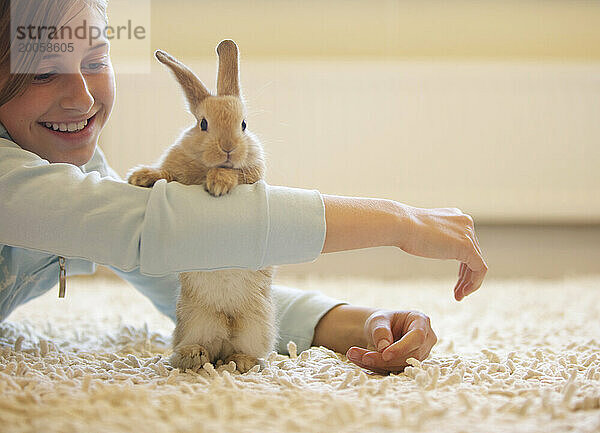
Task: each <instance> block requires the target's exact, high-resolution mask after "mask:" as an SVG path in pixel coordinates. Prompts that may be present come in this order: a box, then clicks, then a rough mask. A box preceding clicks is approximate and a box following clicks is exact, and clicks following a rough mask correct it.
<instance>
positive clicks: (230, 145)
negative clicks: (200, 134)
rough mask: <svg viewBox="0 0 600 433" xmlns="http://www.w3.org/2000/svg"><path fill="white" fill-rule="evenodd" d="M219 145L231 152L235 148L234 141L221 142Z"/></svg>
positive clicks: (223, 149) (225, 150)
mask: <svg viewBox="0 0 600 433" xmlns="http://www.w3.org/2000/svg"><path fill="white" fill-rule="evenodd" d="M219 147H220V148H221V150H222V151H223V152H225V153H229V152H231V151H232V150H234V149H235V144H233V143H232V142H225V143H219Z"/></svg>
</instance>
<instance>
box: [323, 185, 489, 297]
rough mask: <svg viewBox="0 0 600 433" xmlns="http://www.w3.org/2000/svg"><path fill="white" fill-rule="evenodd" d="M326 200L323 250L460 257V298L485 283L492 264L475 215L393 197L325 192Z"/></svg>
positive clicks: (326, 251) (458, 287)
mask: <svg viewBox="0 0 600 433" xmlns="http://www.w3.org/2000/svg"><path fill="white" fill-rule="evenodd" d="M323 202H324V203H325V219H326V224H327V229H326V236H325V242H324V245H323V250H322V252H323V253H330V252H335V251H344V250H354V249H360V248H370V247H378V246H395V247H398V248H400V249H401V250H403V251H405V252H407V253H409V254H413V255H415V256H420V257H428V258H432V259H442V260H447V259H454V260H458V261H460V262H461V265H460V268H459V280H458V282H457V284H456V286H455V288H454V297H455V298H456V300H457V301H460V300H461V299H463V298H464V297H465V296H467V295H468V294H470V293H473V292H474V291H475V290H477V289H478V288H479V287H480V286H481V284H482V282H483V278H484V277H485V274H486V272H487V270H488V267H487V264H486V263H485V261H484V259H483V253H482V252H481V248H480V247H479V241H478V240H477V236H476V234H475V229H474V226H473V219H472V218H471V217H470V216H469V215H466V214H464V213H462V212H461V211H460V209H456V208H434V209H423V208H417V207H413V206H409V205H405V204H402V203H399V202H397V201H394V200H386V199H375V198H362V197H343V196H336V195H326V194H323Z"/></svg>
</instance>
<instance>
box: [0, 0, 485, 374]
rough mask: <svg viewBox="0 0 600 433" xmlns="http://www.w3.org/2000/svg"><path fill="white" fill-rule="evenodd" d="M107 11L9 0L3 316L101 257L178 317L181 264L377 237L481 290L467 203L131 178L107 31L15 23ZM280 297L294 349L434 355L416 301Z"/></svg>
mask: <svg viewBox="0 0 600 433" xmlns="http://www.w3.org/2000/svg"><path fill="white" fill-rule="evenodd" d="M11 6H12V7H13V11H12V12H13V13H12V22H11ZM106 6H107V5H106V0H18V1H17V0H15V1H13V2H12V4H11V2H9V1H7V0H0V14H1V16H0V221H1V222H0V320H4V319H5V318H6V317H7V316H8V315H9V314H10V312H11V311H13V310H14V309H15V308H16V307H17V306H19V305H21V304H23V303H24V302H27V301H28V300H30V299H33V298H35V297H37V296H40V295H41V294H43V293H45V292H47V291H48V290H50V289H51V288H52V287H54V286H55V285H56V283H57V282H58V280H59V272H60V271H62V272H66V274H67V275H77V274H91V273H93V272H94V270H95V264H104V265H106V266H108V267H109V268H111V269H112V270H113V271H114V272H115V273H116V274H117V275H119V276H121V277H122V278H124V279H125V280H127V281H129V282H130V283H131V284H132V285H133V286H134V287H136V288H137V289H138V290H139V291H140V292H141V293H143V294H144V295H146V296H148V297H149V299H150V300H151V301H152V302H153V303H154V305H155V306H156V307H157V308H158V309H159V310H160V311H161V312H162V313H164V314H166V315H168V316H169V317H170V318H172V319H173V320H174V319H175V300H176V298H177V293H178V291H179V281H178V278H177V274H178V273H179V272H184V271H203V270H214V269H223V268H248V269H260V268H263V267H267V266H270V265H280V264H286V263H300V262H307V261H312V260H314V259H316V257H318V255H319V254H320V253H327V252H334V251H343V250H351V249H359V248H368V247H374V246H384V245H388V246H389V245H393V246H396V247H398V248H401V249H402V250H403V251H405V252H408V253H410V254H414V255H418V256H422V257H431V258H439V259H456V260H459V261H461V262H462V263H461V265H460V271H459V281H458V283H457V284H456V287H455V298H456V299H457V300H461V299H462V298H463V297H464V296H466V295H468V294H469V293H472V292H473V291H475V290H477V289H478V288H479V287H480V286H481V283H482V281H483V278H484V276H485V273H486V271H487V266H486V264H485V262H484V260H483V257H482V253H481V249H480V247H479V244H478V242H477V237H476V236H475V232H474V228H473V220H472V219H471V218H470V217H469V216H468V215H465V214H463V213H462V212H461V211H460V210H458V209H454V208H453V209H449V208H436V209H421V208H415V207H412V206H408V205H404V204H402V203H398V202H396V201H393V200H383V199H369V198H354V197H340V196H331V195H322V194H320V193H319V191H317V190H303V189H297V188H287V187H280V186H271V185H268V184H266V183H265V182H264V181H259V182H256V183H255V184H252V185H239V186H237V187H236V188H234V189H233V190H232V191H231V192H230V193H229V194H228V195H226V196H223V197H219V198H218V199H215V198H214V197H212V196H210V195H209V194H208V193H207V192H206V191H204V188H203V187H202V186H183V185H180V184H178V183H177V182H170V183H167V182H157V183H156V184H155V185H154V187H152V188H140V187H136V186H132V185H129V184H127V183H125V182H123V181H122V179H120V178H119V176H118V175H117V174H116V173H115V172H114V170H112V169H111V168H110V167H109V166H108V164H107V162H106V160H105V158H104V155H103V153H102V151H101V150H100V148H99V147H98V138H99V136H100V133H101V131H102V129H103V128H104V126H105V125H106V122H107V120H108V118H109V116H110V113H111V111H112V108H113V104H114V100H115V91H116V89H115V78H114V73H113V69H112V65H111V61H110V56H109V48H110V46H109V43H108V41H107V40H106V39H103V38H99V39H96V40H94V41H93V43H91V44H90V43H89V41H88V40H87V39H76V38H72V39H71V40H69V41H65V42H68V43H70V44H71V45H72V47H73V49H72V50H70V51H68V52H67V51H65V52H47V51H45V52H40V51H39V50H37V51H36V50H29V51H27V50H19V47H18V44H19V43H22V41H21V42H20V41H19V39H18V38H17V37H16V36H17V34H16V30H15V29H16V28H17V27H18V26H19V25H23V26H34V27H35V26H38V28H40V27H41V26H46V28H48V27H51V26H54V27H57V28H65V27H67V26H72V27H73V28H74V27H77V26H81V25H88V26H90V27H91V26H96V27H98V28H104V27H105V26H106V25H107V17H106ZM11 24H12V26H11ZM41 42H44V41H41ZM45 42H50V41H45ZM21 51H24V52H21ZM11 54H12V56H11ZM11 57H12V58H11ZM130 145H135V144H130ZM65 270H66V271H65ZM273 296H274V298H275V302H276V307H277V323H278V324H279V337H280V340H279V345H278V350H279V351H280V352H282V353H285V352H286V350H287V349H286V343H287V342H288V341H289V340H294V341H295V342H296V343H297V344H298V348H299V350H304V349H307V348H308V347H309V346H310V345H324V346H326V347H329V348H331V349H333V350H336V351H338V352H342V353H346V354H347V356H348V358H349V359H350V360H351V361H353V362H355V363H356V364H358V365H360V366H363V367H365V368H369V369H371V370H373V371H377V372H381V373H384V372H389V371H399V370H402V369H403V368H404V367H405V366H406V362H405V361H406V359H407V358H410V357H414V358H417V359H420V360H422V359H425V358H426V357H427V356H428V354H429V352H430V350H431V348H432V347H433V345H434V344H435V342H436V341H437V338H436V336H435V333H434V331H433V329H432V328H431V325H430V321H429V318H428V317H427V316H425V315H424V314H422V313H419V312H416V311H395V310H381V309H374V308H368V307H360V306H352V305H348V304H345V303H343V302H341V301H339V300H335V299H331V298H329V297H326V296H324V295H322V294H320V293H318V292H306V291H301V290H298V289H294V288H290V287H284V286H278V285H274V286H273Z"/></svg>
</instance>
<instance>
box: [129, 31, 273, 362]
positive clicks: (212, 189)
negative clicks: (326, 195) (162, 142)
mask: <svg viewBox="0 0 600 433" xmlns="http://www.w3.org/2000/svg"><path fill="white" fill-rule="evenodd" d="M216 51H217V55H218V58H219V64H218V73H217V95H216V96H213V95H211V93H210V92H209V91H208V90H207V88H206V87H205V86H204V85H203V84H202V82H201V81H200V79H199V78H198V77H197V76H196V75H195V74H194V73H193V72H192V71H191V70H190V69H189V68H188V67H187V66H186V65H184V64H183V63H181V62H179V61H178V60H177V59H175V58H174V57H172V56H171V55H169V54H168V53H166V52H164V51H161V50H157V51H156V52H155V56H156V58H157V59H158V60H159V61H160V62H161V63H163V64H165V65H166V66H168V67H169V68H170V69H171V71H172V72H173V74H174V76H175V78H176V80H177V81H178V82H179V84H180V85H181V87H182V88H183V91H184V94H185V97H186V101H187V108H188V110H189V111H190V112H191V113H192V114H193V115H194V116H195V117H196V123H195V124H194V125H193V126H190V127H189V128H187V129H186V130H184V131H183V132H182V134H181V135H180V137H179V138H178V139H177V140H176V142H175V143H174V144H173V145H172V146H171V147H170V148H168V149H167V150H166V151H165V152H164V154H163V155H162V157H161V158H160V160H159V162H158V163H157V164H155V165H154V166H149V167H148V166H137V167H134V168H133V169H132V170H130V171H129V173H128V175H127V181H128V182H129V183H130V184H133V185H138V186H143V187H151V186H152V185H154V183H155V182H156V181H157V180H159V179H166V180H167V182H180V183H182V184H185V185H204V188H205V190H206V191H208V193H210V194H211V195H213V196H215V197H219V196H222V195H224V194H227V193H228V192H229V191H231V189H232V188H234V187H235V186H236V185H238V184H249V183H254V182H256V181H258V180H260V179H262V178H263V177H264V173H265V159H264V152H263V149H262V146H261V144H260V142H259V140H258V139H257V138H256V136H254V135H253V134H252V133H251V132H250V131H249V130H248V129H247V128H246V121H245V106H244V101H243V99H242V95H241V89H240V83H239V59H238V47H237V45H236V44H235V42H234V41H232V40H223V41H221V42H220V43H219V45H218V46H217V48H216ZM274 271H275V267H274V266H269V267H266V268H264V269H260V270H257V271H253V270H245V269H227V270H215V271H201V272H183V273H181V274H179V281H180V283H181V292H180V294H179V298H178V299H177V306H176V320H177V322H176V326H175V330H174V332H173V354H172V355H171V357H170V363H171V365H172V366H173V367H175V368H179V369H181V370H186V369H192V370H197V369H198V368H200V367H202V366H203V365H204V364H205V363H206V362H211V363H213V364H214V363H216V361H218V360H222V361H223V362H224V363H229V362H230V361H234V362H235V364H236V368H237V369H238V371H240V372H242V373H245V372H247V371H248V370H250V369H251V368H252V367H254V366H255V365H260V364H261V362H260V361H259V358H264V357H265V356H266V355H267V354H268V353H270V352H271V351H272V350H273V348H274V345H275V340H276V338H277V331H276V325H275V313H274V304H273V300H272V296H271V284H272V281H273V274H274ZM259 368H260V367H259Z"/></svg>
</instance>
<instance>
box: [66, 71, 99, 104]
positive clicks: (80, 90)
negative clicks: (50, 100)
mask: <svg viewBox="0 0 600 433" xmlns="http://www.w3.org/2000/svg"><path fill="white" fill-rule="evenodd" d="M66 76H67V80H66V83H65V89H64V92H63V96H62V98H61V100H60V106H61V108H63V109H65V110H73V111H78V112H81V113H88V112H89V111H90V110H91V109H92V106H93V105H94V97H93V96H92V94H91V92H90V89H89V87H88V83H87V81H86V79H85V77H84V76H83V74H81V73H79V74H67V75H66Z"/></svg>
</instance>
